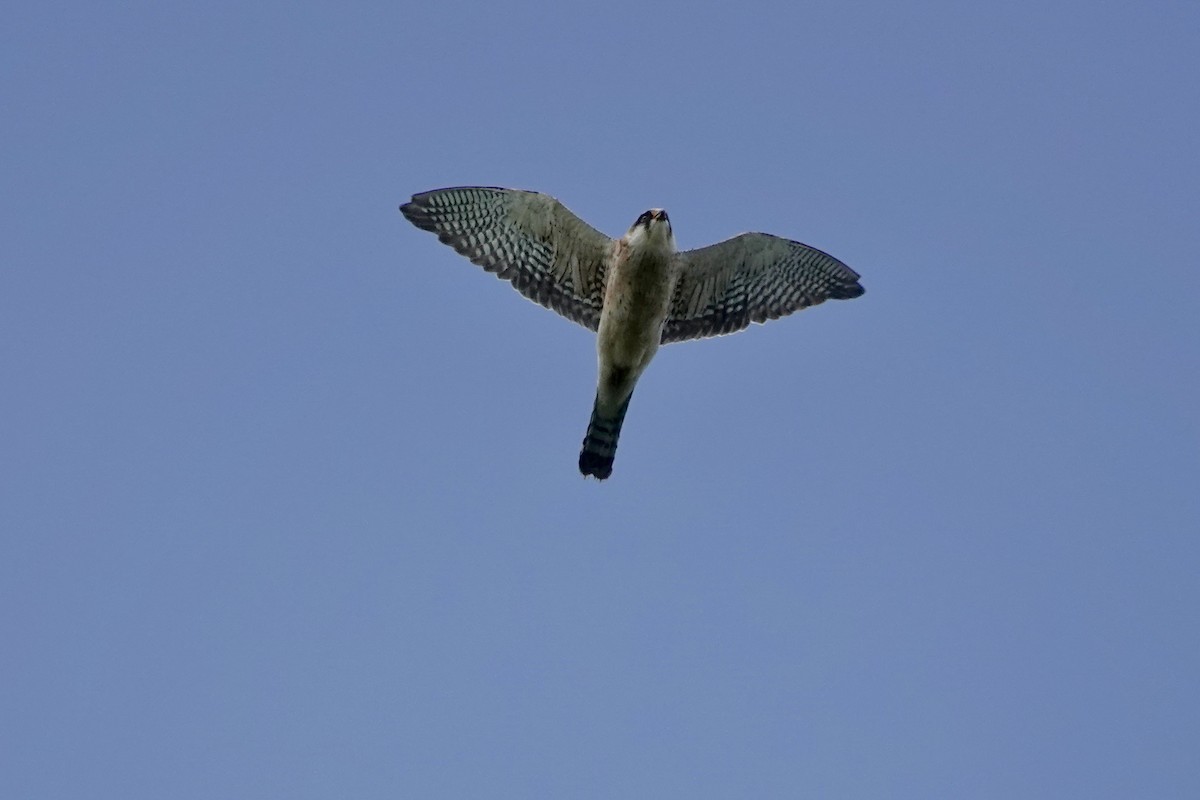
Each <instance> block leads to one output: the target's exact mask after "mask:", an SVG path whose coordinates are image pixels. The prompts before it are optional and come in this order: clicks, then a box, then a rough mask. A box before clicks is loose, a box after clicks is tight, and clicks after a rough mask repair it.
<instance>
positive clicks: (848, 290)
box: [830, 281, 867, 300]
mask: <svg viewBox="0 0 1200 800" xmlns="http://www.w3.org/2000/svg"><path fill="white" fill-rule="evenodd" d="M866 293H867V290H866V289H865V288H863V285H862V284H861V283H859V282H858V281H855V282H854V283H843V284H841V285H839V286H836V287H834V290H833V293H832V294H830V297H832V298H833V299H834V300H853V299H854V298H856V297H862V296H863V295H864V294H866Z"/></svg>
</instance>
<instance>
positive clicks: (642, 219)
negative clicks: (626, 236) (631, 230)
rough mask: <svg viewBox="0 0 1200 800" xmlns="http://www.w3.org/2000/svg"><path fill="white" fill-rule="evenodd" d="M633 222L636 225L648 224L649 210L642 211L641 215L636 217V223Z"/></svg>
mask: <svg viewBox="0 0 1200 800" xmlns="http://www.w3.org/2000/svg"><path fill="white" fill-rule="evenodd" d="M634 224H636V225H649V224H650V212H649V211H643V212H642V215H641V216H640V217H638V218H637V222H636V223H634Z"/></svg>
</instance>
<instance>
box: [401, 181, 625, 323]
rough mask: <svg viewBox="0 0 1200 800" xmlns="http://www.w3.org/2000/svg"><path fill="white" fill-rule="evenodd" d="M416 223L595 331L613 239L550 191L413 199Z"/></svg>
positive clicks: (473, 191)
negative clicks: (545, 192)
mask: <svg viewBox="0 0 1200 800" xmlns="http://www.w3.org/2000/svg"><path fill="white" fill-rule="evenodd" d="M400 211H401V213H403V214H404V216H405V217H406V218H407V219H408V221H409V222H411V223H412V224H414V225H416V226H417V227H418V228H421V229H422V230H427V231H430V232H432V233H435V234H437V237H438V239H439V240H441V241H442V243H443V244H448V245H450V246H451V247H453V248H454V249H455V250H457V251H458V252H459V253H461V254H462V255H464V256H466V257H467V258H469V259H470V260H471V261H473V262H474V263H476V264H478V265H479V266H481V267H483V268H484V269H485V270H487V271H488V272H494V273H495V274H496V275H497V277H500V278H503V279H504V280H506V281H511V282H512V285H513V286H514V287H515V288H516V289H517V291H519V292H520V293H521V294H523V295H525V296H526V297H528V298H529V299H530V300H533V301H534V302H536V303H540V304H542V305H544V306H546V307H547V308H550V309H553V310H555V311H557V312H558V313H559V314H562V315H563V316H564V317H566V318H567V319H569V320H571V321H573V322H578V323H579V324H580V325H583V326H584V327H587V328H591V329H592V330H596V329H597V327H598V326H599V324H600V307H601V305H602V304H603V302H604V284H605V260H606V257H607V255H608V252H609V249H610V248H611V246H612V240H611V239H609V238H608V237H607V236H605V235H604V234H602V233H600V232H599V231H597V230H596V229H595V228H593V227H591V226H590V225H588V224H587V223H586V222H584V221H583V220H581V219H580V218H579V217H577V216H575V215H574V214H572V213H571V212H570V211H569V210H567V207H566V206H564V205H563V204H562V203H560V202H558V201H557V200H555V199H554V198H553V197H550V196H549V195H546V194H541V193H539V192H526V191H521V190H519V189H498V188H493V187H485V186H462V187H456V188H451V189H435V190H434V191H431V192H422V193H421V194H417V195H413V199H412V202H410V203H405V204H404V205H402V206H400Z"/></svg>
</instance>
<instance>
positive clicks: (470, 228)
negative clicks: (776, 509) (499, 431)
mask: <svg viewBox="0 0 1200 800" xmlns="http://www.w3.org/2000/svg"><path fill="white" fill-rule="evenodd" d="M400 212H401V213H402V214H404V216H405V218H406V219H408V221H409V222H411V223H412V224H413V225H416V226H417V227H418V228H421V229H422V230H426V231H429V232H431V233H434V234H436V235H437V237H438V240H439V241H441V242H442V243H443V244H447V245H449V246H450V247H453V248H454V249H455V250H456V251H458V252H459V253H460V254H461V255H464V256H466V257H467V258H468V259H470V260H471V261H472V262H474V263H475V264H478V265H479V266H481V267H483V268H484V269H485V270H487V271H488V272H492V273H495V274H496V276H497V277H500V278H503V279H504V280H507V281H510V282H511V283H512V285H513V287H514V288H515V289H516V290H517V291H518V292H520V293H521V294H523V295H525V297H527V298H529V299H530V300H533V301H534V302H536V303H540V304H541V305H543V306H546V307H547V308H550V309H552V310H554V311H557V312H558V313H559V314H561V315H563V316H564V317H566V318H567V319H569V320H571V321H572V322H577V323H579V324H580V325H582V326H584V327H585V328H587V329H589V330H591V331H595V332H596V334H597V337H596V351H597V356H598V360H599V379H598V381H597V385H596V399H595V402H594V403H593V406H592V418H591V421H590V423H589V424H588V428H587V435H586V436H585V437H584V439H583V449H582V451H581V452H580V454H579V471H580V472H581V473H582V474H583V475H584V476H585V477H586V476H588V475H591V476H594V477H595V478H597V479H598V480H604V479H605V478H607V477H608V476H609V475H610V474H612V465H613V458H614V456H615V455H616V452H617V438H618V436H620V433H621V423H622V422H623V421H624V419H625V412H626V410H628V408H629V399H630V397H632V396H633V389H634V386H635V385H636V384H637V381H638V378H639V377H641V375H642V372H643V371H645V369H646V367H647V365H649V363H650V360H651V359H652V358H654V354H655V352H657V350H658V346H659V344H669V343H671V342H679V341H683V340H685V339H702V338H705V337H708V336H720V335H722V334H726V333H734V332H735V331H740V330H742V329H743V328H745V327H747V326H748V325H749V324H750V323H751V322H766V321H767V320H771V319H777V318H779V317H782V316H786V315H787V314H791V313H793V312H796V311H799V310H801V309H803V308H808V307H809V306H815V305H817V304H818V303H822V302H824V301H826V300H830V299H833V300H848V299H850V298H854V297H858V296H859V295H861V294H862V293H863V287H862V285H861V284H859V282H858V277H859V276H858V273H857V272H855V271H854V270H852V269H850V268H849V267H848V266H846V265H845V264H843V263H842V262H840V261H838V260H837V259H836V258H834V257H833V256H831V255H828V254H827V253H823V252H821V251H820V250H817V249H816V248H813V247H809V246H808V245H805V244H801V243H800V242H794V241H791V240H790V239H783V238H780V237H778V236H772V235H771V234H768V233H743V234H741V235H739V236H735V237H733V238H732V239H726V240H725V241H723V242H718V243H717V244H713V245H709V246H708V247H701V248H699V249H697V250H685V251H683V252H682V253H681V252H678V251H677V250H676V248H675V235H674V233H673V232H672V230H671V221H670V219H669V218H668V217H667V212H666V211H663V210H662V209H661V208H655V209H651V210H649V211H646V212H645V213H643V214H642V215H641V216H639V217H638V218H637V221H635V222H634V223H633V226H632V227H631V228H630V229H629V230H628V232H626V234H625V235H624V236H622V237H621V238H619V239H610V238H609V237H607V236H605V235H604V234H603V233H600V232H599V231H597V230H596V229H595V228H593V227H591V226H590V225H588V224H587V223H586V222H584V221H583V220H581V219H580V218H579V217H577V216H575V215H574V214H572V213H571V212H570V211H569V210H568V209H567V207H566V206H564V205H563V204H562V203H560V202H559V201H557V200H555V199H554V198H553V197H551V196H549V195H547V194H542V193H541V192H527V191H523V190H520V189H500V188H496V187H488V186H459V187H453V188H449V189H434V190H433V191H429V192H422V193H420V194H416V195H413V198H412V201H411V202H408V203H405V204H404V205H402V206H400Z"/></svg>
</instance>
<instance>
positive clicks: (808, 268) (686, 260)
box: [662, 233, 863, 344]
mask: <svg viewBox="0 0 1200 800" xmlns="http://www.w3.org/2000/svg"><path fill="white" fill-rule="evenodd" d="M677 258H679V259H680V261H681V269H680V275H679V280H678V282H677V283H676V285H675V295H674V297H673V298H672V300H671V310H670V313H669V315H668V316H667V321H666V324H665V325H664V326H663V335H662V341H663V344H666V343H668V342H679V341H683V340H684V339H701V338H704V337H706V336H720V335H722V334H725V333H733V332H734V331H740V330H742V329H743V328H745V327H746V326H747V325H749V324H750V323H751V322H766V321H767V320H769V319H777V318H779V317H782V316H785V315H787V314H791V313H793V312H795V311H799V310H800V309H802V308H808V307H809V306H815V305H817V304H818V303H822V302H824V301H825V300H829V299H835V300H846V299H849V298H852V297H858V296H859V295H861V294H862V293H863V287H862V286H861V285H860V284H859V283H858V273H857V272H855V271H854V270H852V269H850V268H849V267H847V266H846V265H845V264H843V263H842V262H840V261H838V260H837V259H836V258H834V257H833V256H831V255H828V254H826V253H822V252H821V251H820V250H817V249H816V248H813V247H809V246H808V245H805V244H800V243H799V242H793V241H791V240H790V239H781V238H780V237H778V236H771V235H770V234H767V233H743V234H742V235H741V236H735V237H733V238H732V239H726V240H725V241H723V242H719V243H717V244H714V245H710V246H708V247H702V248H700V249H699V250H687V251H685V252H682V253H680V254H679V255H678V256H677Z"/></svg>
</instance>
